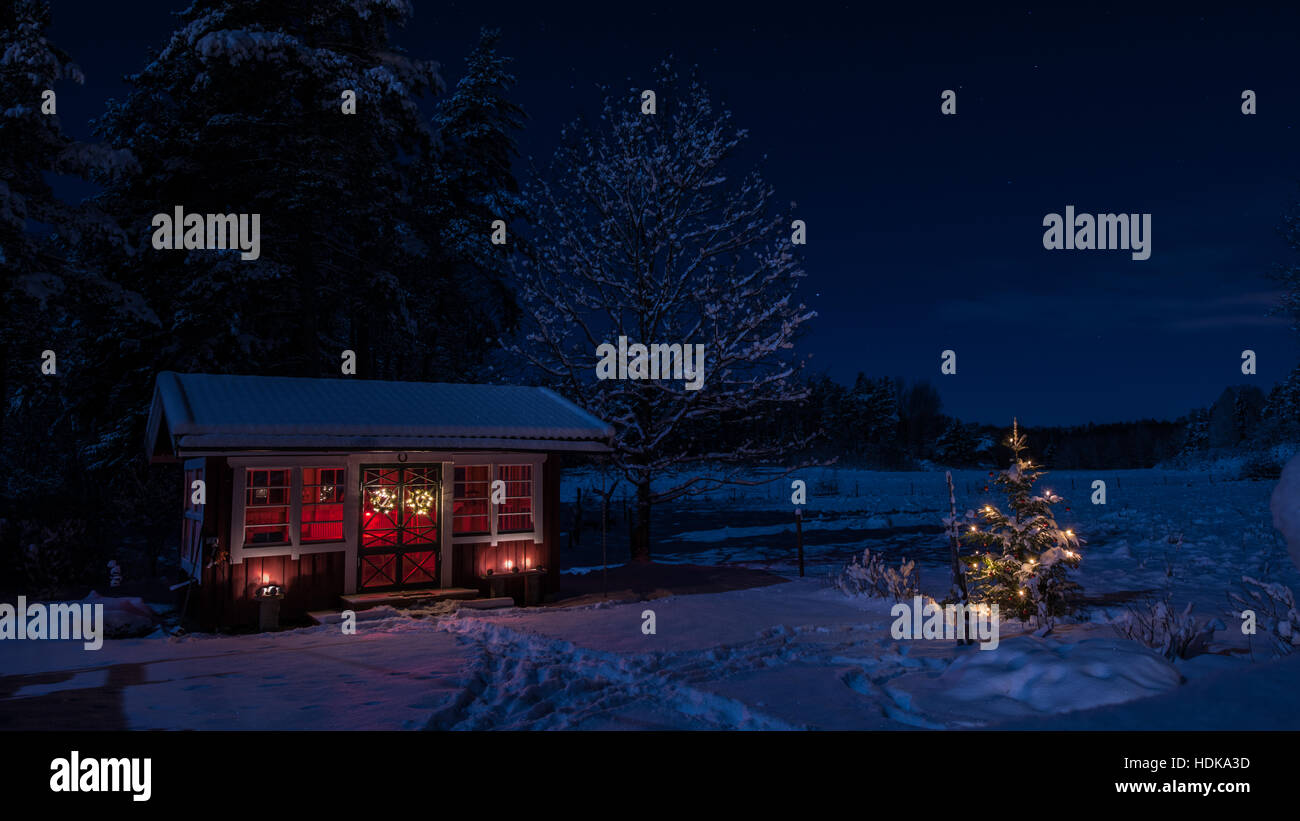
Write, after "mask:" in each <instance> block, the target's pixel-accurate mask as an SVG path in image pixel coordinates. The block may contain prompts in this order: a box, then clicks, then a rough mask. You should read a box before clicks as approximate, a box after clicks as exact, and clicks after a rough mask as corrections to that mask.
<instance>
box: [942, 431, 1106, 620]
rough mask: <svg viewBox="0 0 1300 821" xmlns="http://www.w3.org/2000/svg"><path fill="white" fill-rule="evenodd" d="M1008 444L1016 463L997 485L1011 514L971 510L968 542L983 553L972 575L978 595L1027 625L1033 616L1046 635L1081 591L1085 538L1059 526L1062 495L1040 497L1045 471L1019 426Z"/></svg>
mask: <svg viewBox="0 0 1300 821" xmlns="http://www.w3.org/2000/svg"><path fill="white" fill-rule="evenodd" d="M1007 445H1008V446H1009V447H1010V448H1011V465H1010V466H1009V467H1008V468H1007V469H1006V470H1004V471H1002V472H1001V473H1000V474H998V476H997V477H996V478H995V479H994V482H995V484H997V485H998V487H1000V488H1001V489H1002V492H1003V493H1005V494H1006V497H1007V507H1008V511H1007V512H1006V513H1004V512H1003V511H1001V510H999V509H998V508H996V507H994V506H993V505H985V506H984V507H983V508H981V509H980V511H979V513H978V514H975V512H974V511H971V512H969V513H968V514H967V519H968V524H967V530H966V531H965V532H964V533H962V541H963V542H964V543H966V544H969V545H972V546H974V547H975V548H977V549H978V551H979V553H978V554H977V555H976V556H975V561H974V567H973V569H972V570H971V573H970V579H971V582H972V584H973V587H974V590H973V596H974V597H975V598H976V600H977V601H982V602H986V603H988V604H997V605H998V609H999V611H1000V612H1001V613H1003V614H1012V615H1014V616H1016V617H1017V618H1019V619H1020V620H1021V621H1026V620H1028V619H1029V618H1030V617H1033V618H1035V619H1036V622H1037V624H1038V627H1039V628H1040V629H1041V630H1044V631H1046V630H1050V629H1051V627H1052V625H1053V623H1054V620H1055V619H1056V617H1058V616H1061V615H1063V614H1065V613H1066V612H1068V610H1069V608H1070V601H1069V598H1070V595H1071V594H1072V593H1073V592H1074V591H1075V590H1077V589H1078V585H1077V584H1075V583H1074V582H1073V581H1071V580H1070V579H1069V577H1068V571H1069V570H1071V569H1073V568H1076V567H1078V566H1079V552H1078V551H1079V547H1080V545H1081V544H1082V543H1083V540H1082V539H1080V538H1079V537H1078V536H1077V535H1075V533H1074V531H1073V530H1070V529H1065V528H1062V527H1060V526H1059V525H1058V524H1057V522H1056V518H1055V515H1054V514H1053V511H1052V506H1053V505H1055V504H1057V503H1059V502H1061V501H1063V499H1062V498H1061V497H1060V496H1057V495H1056V494H1055V493H1052V492H1051V491H1050V490H1048V491H1044V492H1043V493H1042V494H1035V492H1034V483H1035V482H1037V481H1038V479H1039V478H1040V477H1041V476H1043V475H1044V473H1045V471H1043V470H1041V469H1040V468H1039V467H1038V466H1037V465H1035V464H1034V463H1033V462H1032V461H1031V460H1030V459H1029V457H1028V454H1027V453H1026V452H1025V449H1026V440H1025V436H1024V435H1023V434H1022V433H1021V432H1020V427H1019V424H1018V423H1017V422H1014V421H1013V422H1012V427H1011V438H1010V439H1008V440H1007Z"/></svg>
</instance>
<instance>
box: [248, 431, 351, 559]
mask: <svg viewBox="0 0 1300 821" xmlns="http://www.w3.org/2000/svg"><path fill="white" fill-rule="evenodd" d="M229 463H230V467H231V469H232V470H233V471H234V473H235V483H234V493H233V494H232V495H233V496H234V498H233V499H231V506H230V561H231V563H232V564H242V563H243V561H244V559H246V558H258V557H262V556H289V557H291V558H294V559H297V558H298V557H299V556H301V555H303V554H304V553H334V552H337V551H340V550H347V549H348V519H349V516H348V510H349V508H350V507H351V504H350V502H349V500H348V492H347V490H346V489H345V490H344V496H343V538H342V539H338V540H336V541H330V542H303V540H302V469H303V468H305V467H309V468H314V467H321V468H340V469H342V470H344V471H345V473H344V476H345V477H347V478H349V479H350V477H349V476H348V474H347V472H346V471H347V467H348V465H347V462H346V461H345V459H344V458H343V457H340V456H336V455H329V456H290V457H284V456H245V457H231V458H230V460H229ZM250 470H287V471H289V543H288V544H276V545H265V546H261V545H245V544H244V533H245V523H244V514H245V512H246V509H247V507H248V471H250ZM355 518H356V517H355V516H353V517H352V519H353V521H354V522H355Z"/></svg>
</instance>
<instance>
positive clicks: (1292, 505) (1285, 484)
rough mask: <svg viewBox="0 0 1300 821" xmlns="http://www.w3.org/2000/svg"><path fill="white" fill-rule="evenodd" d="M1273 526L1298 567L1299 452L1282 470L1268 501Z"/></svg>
mask: <svg viewBox="0 0 1300 821" xmlns="http://www.w3.org/2000/svg"><path fill="white" fill-rule="evenodd" d="M1269 509H1270V510H1271V511H1272V513H1273V527H1275V528H1277V530H1278V532H1280V533H1281V534H1282V538H1283V539H1285V540H1286V546H1287V550H1288V551H1290V553H1291V561H1292V562H1293V563H1294V564H1295V566H1296V567H1300V454H1297V455H1296V456H1293V457H1292V458H1291V461H1290V462H1287V465H1286V468H1284V469H1283V471H1282V479H1281V481H1279V482H1278V483H1277V487H1275V488H1273V495H1272V497H1271V500H1270V502H1269Z"/></svg>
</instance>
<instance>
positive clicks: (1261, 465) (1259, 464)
mask: <svg viewBox="0 0 1300 821" xmlns="http://www.w3.org/2000/svg"><path fill="white" fill-rule="evenodd" d="M1281 475H1282V463H1281V462H1279V461H1277V459H1275V458H1274V457H1273V454H1271V453H1269V452H1267V451H1265V452H1256V453H1252V454H1250V455H1249V456H1247V457H1246V458H1245V459H1244V460H1243V461H1242V463H1241V468H1240V469H1239V471H1238V474H1237V476H1238V478H1240V479H1249V480H1260V479H1276V478H1278V477H1279V476H1281Z"/></svg>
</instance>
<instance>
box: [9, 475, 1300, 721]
mask: <svg viewBox="0 0 1300 821" xmlns="http://www.w3.org/2000/svg"><path fill="white" fill-rule="evenodd" d="M801 478H805V480H806V481H807V482H808V487H809V490H810V491H811V492H812V495H810V498H809V504H808V510H807V513H806V516H805V521H804V536H805V549H806V551H807V553H808V567H809V576H808V577H807V578H803V579H800V578H798V577H797V573H796V571H795V569H794V568H795V564H794V555H793V541H792V540H793V522H792V520H789V521H783V519H785V518H786V517H788V516H789V513H790V505H789V480H788V479H787V480H783V483H782V485H781V486H780V487H781V488H782V489H781V490H780V492H775V488H773V487H772V486H760V487H756V488H748V489H742V490H740V491H738V492H737V493H736V495H735V496H734V497H733V496H732V494H731V491H730V490H728V491H726V492H719V493H717V494H715V495H714V497H713V498H712V499H699V500H693V501H691V502H690V503H688V504H686V505H682V506H678V507H677V508H675V509H673V510H672V511H670V515H669V516H668V517H667V519H666V520H667V522H668V525H667V526H665V527H664V528H661V531H660V532H659V533H657V534H656V541H657V543H658V545H659V549H660V554H659V559H660V560H661V561H673V562H683V563H686V562H689V563H696V564H710V563H732V564H739V565H744V566H750V567H757V568H762V569H766V570H769V571H771V572H775V573H777V574H779V575H780V576H783V577H785V578H786V579H787V580H786V581H784V582H782V583H777V584H771V585H767V586H762V587H752V588H748V589H742V590H730V591H728V592H719V593H708V594H697V595H674V596H666V597H657V598H652V599H649V600H647V601H617V600H611V601H605V602H597V603H588V604H584V605H580V606H571V607H549V608H535V609H515V608H511V609H507V610H501V611H471V610H460V611H459V612H451V613H446V612H423V613H409V612H399V611H393V610H381V611H368V612H367V613H366V614H364V615H365V616H366V618H364V619H363V620H362V621H361V622H360V623H359V625H358V630H357V633H356V635H343V634H342V633H341V632H340V631H339V629H338V627H336V626H320V627H313V628H308V629H301V630H291V631H285V632H281V633H275V634H263V635H255V636H243V637H211V636H190V637H185V638H182V639H168V638H145V639H130V640H113V641H107V642H105V644H104V648H103V649H102V650H99V651H96V652H87V651H85V650H83V649H82V648H81V645H80V643H74V642H32V641H4V642H0V728H2V727H6V726H7V727H17V726H37V727H40V726H46V727H55V726H63V727H79V726H95V727H129V728H136V729H150V728H175V729H190V728H192V729H237V728H266V729H285V728H306V729H326V728H384V729H389V728H392V729H396V728H407V729H417V728H426V727H427V728H432V729H641V728H697V729H715V728H728V729H730V728H743V729H788V728H840V729H900V728H916V727H920V728H937V727H947V728H969V727H1004V726H1005V727H1009V726H1031V727H1053V726H1062V727H1071V728H1076V729H1084V728H1089V727H1097V728H1108V727H1124V728H1130V729H1133V728H1138V729H1140V728H1143V727H1148V726H1149V727H1152V728H1157V727H1158V728H1162V729H1167V728H1171V727H1182V728H1192V727H1197V726H1211V725H1213V726H1215V727H1216V728H1219V729H1222V728H1225V722H1226V726H1227V727H1233V726H1241V727H1247V726H1250V727H1271V728H1280V727H1284V726H1290V727H1293V728H1294V727H1297V726H1300V713H1297V712H1296V711H1294V710H1285V709H1282V708H1281V707H1280V704H1281V703H1282V702H1281V699H1283V698H1286V697H1287V694H1289V693H1290V692H1291V691H1292V690H1293V684H1294V683H1300V667H1298V666H1297V658H1298V657H1297V656H1292V657H1291V658H1289V659H1285V660H1283V661H1281V662H1273V661H1271V660H1270V659H1269V656H1270V653H1269V651H1268V648H1267V645H1266V644H1265V643H1264V642H1261V641H1259V640H1258V639H1256V640H1255V642H1253V646H1252V644H1251V643H1249V642H1248V641H1247V639H1246V637H1244V636H1242V635H1241V634H1240V631H1239V630H1238V629H1236V623H1235V622H1234V621H1233V620H1232V619H1230V618H1229V616H1228V615H1227V613H1226V610H1227V608H1228V603H1227V599H1226V593H1227V591H1228V590H1229V589H1230V588H1231V587H1232V586H1233V585H1234V584H1236V583H1237V582H1238V580H1239V579H1240V577H1241V576H1242V575H1243V574H1247V575H1252V576H1256V577H1260V578H1267V579H1270V580H1273V581H1279V582H1282V583H1283V584H1286V585H1288V586H1290V587H1291V588H1292V589H1294V590H1300V572H1298V571H1297V570H1296V568H1295V567H1294V566H1292V564H1291V563H1290V561H1289V559H1288V557H1287V554H1286V551H1285V548H1284V547H1283V546H1282V544H1281V542H1280V539H1279V538H1278V537H1277V535H1276V534H1275V533H1274V531H1273V529H1272V527H1271V522H1270V514H1269V508H1268V499H1269V494H1270V493H1271V491H1272V489H1273V483H1271V482H1239V481H1224V480H1223V479H1222V478H1220V477H1215V479H1214V481H1211V480H1210V477H1209V476H1207V475H1206V474H1202V473H1180V472H1172V471H1130V472H1120V473H1115V472H1107V473H1105V474H1091V473H1077V474H1072V473H1063V474H1055V475H1050V476H1048V477H1047V481H1045V482H1043V483H1042V484H1043V486H1044V487H1049V488H1052V489H1053V490H1055V491H1056V492H1057V493H1060V494H1061V495H1063V496H1065V497H1066V498H1067V499H1070V500H1071V501H1070V503H1069V504H1070V507H1071V510H1070V512H1069V513H1065V512H1063V511H1062V514H1061V518H1062V523H1063V524H1066V525H1067V526H1071V527H1073V528H1074V529H1075V530H1076V531H1077V532H1078V533H1080V534H1081V535H1082V536H1083V537H1084V539H1086V540H1087V544H1086V545H1085V547H1084V550H1083V553H1084V560H1083V564H1082V566H1081V568H1080V571H1079V574H1078V577H1079V581H1080V582H1081V583H1082V584H1083V585H1084V588H1085V594H1086V596H1087V597H1088V598H1087V601H1088V603H1089V605H1088V609H1087V611H1086V613H1085V617H1084V618H1083V619H1080V620H1077V621H1072V622H1070V623H1066V624H1063V625H1061V626H1060V627H1059V628H1058V629H1057V630H1056V631H1055V632H1054V633H1053V634H1051V635H1049V636H1047V637H1038V636H1034V635H1032V634H1030V633H1029V632H1028V631H1026V630H1022V629H1021V628H1020V626H1019V625H1016V624H1003V626H1002V633H1001V641H1000V643H999V645H998V647H997V649H995V650H980V649H978V648H977V647H969V646H968V647H958V646H956V645H955V643H954V642H952V641H944V640H937V641H935V640H926V641H899V640H895V639H893V638H892V637H891V635H890V624H891V622H892V621H893V619H892V617H891V616H890V614H889V609H890V607H891V605H892V603H891V602H885V601H881V600H878V599H859V598H850V597H847V596H845V595H843V594H842V593H840V592H838V591H837V590H835V589H834V588H833V587H832V586H831V585H830V578H831V574H832V573H833V572H834V571H836V570H838V569H839V568H840V567H842V566H843V563H844V561H846V559H847V557H848V556H850V555H852V554H854V553H859V552H861V550H862V549H863V548H864V547H870V548H871V549H872V551H873V553H876V552H881V553H883V554H884V555H885V556H886V557H888V559H889V560H890V561H893V560H895V559H901V558H902V557H904V556H907V557H908V558H916V559H917V560H918V563H919V565H920V567H921V571H922V587H923V589H925V590H926V591H927V592H931V593H934V594H942V593H943V592H944V590H945V588H946V586H947V583H948V580H947V569H946V559H947V556H946V550H945V548H944V545H943V539H942V535H941V534H938V533H936V532H935V530H936V529H937V525H938V524H939V521H938V519H939V517H940V516H942V515H943V512H944V510H943V508H944V506H945V503H946V492H945V491H944V484H943V475H942V473H938V474H931V473H871V472H866V471H851V470H839V471H830V470H826V471H819V472H818V473H816V474H814V475H809V476H807V477H801ZM987 478H988V477H987V474H986V473H984V472H960V473H957V474H955V476H954V479H955V481H956V484H957V489H958V497H959V505H960V506H961V508H962V510H964V509H965V508H973V507H976V506H977V505H979V504H982V503H983V502H984V501H986V500H987V501H995V502H996V501H998V500H997V498H996V496H995V495H993V494H985V492H984V491H983V487H984V483H985V481H986V480H987ZM1094 479H1101V480H1103V481H1105V482H1106V484H1107V504H1106V505H1105V506H1102V505H1092V504H1090V503H1089V500H1088V497H1089V494H1090V488H1091V482H1092V481H1093V480H1094ZM581 483H587V484H586V486H587V487H591V486H592V485H593V484H594V485H595V486H597V487H598V486H599V478H598V477H593V476H591V475H582V474H578V475H575V477H574V478H573V481H572V482H570V484H569V485H567V486H566V488H565V495H566V497H567V498H569V499H571V498H573V496H574V495H575V494H576V487H577V486H578V485H579V484H581ZM588 515H590V514H588ZM1179 533H1181V534H1182V540H1181V545H1180V546H1179V542H1178V540H1177V534H1179ZM1171 537H1174V540H1173V541H1170V538H1171ZM1166 595H1167V596H1168V597H1169V599H1170V600H1171V601H1172V602H1173V603H1174V604H1175V605H1176V606H1177V607H1178V608H1179V609H1181V607H1182V606H1183V605H1184V604H1185V603H1186V602H1189V601H1190V602H1193V603H1194V606H1195V610H1194V612H1195V613H1197V614H1202V616H1203V618H1207V619H1208V618H1212V617H1217V618H1219V619H1221V620H1222V621H1223V622H1225V623H1226V624H1227V625H1228V627H1229V628H1230V629H1228V630H1225V631H1220V633H1218V634H1216V638H1215V641H1214V642H1213V643H1212V644H1211V646H1210V650H1211V652H1209V653H1207V654H1203V655H1199V656H1197V657H1195V658H1193V659H1190V660H1178V661H1175V662H1169V661H1166V660H1164V659H1163V658H1161V657H1159V656H1158V655H1156V654H1155V653H1153V652H1151V651H1149V650H1147V649H1146V648H1144V647H1142V646H1141V645H1139V644H1137V643H1135V642H1132V641H1130V640H1128V639H1125V638H1123V637H1121V636H1120V635H1119V634H1118V633H1117V632H1116V630H1115V629H1114V627H1113V626H1112V622H1113V621H1114V620H1115V619H1118V618H1120V617H1121V616H1122V615H1123V614H1124V612H1125V608H1126V607H1129V606H1135V605H1136V604H1137V603H1138V602H1140V601H1141V600H1142V599H1143V598H1144V597H1151V596H1166ZM647 611H653V616H654V622H655V632H654V633H653V634H647V633H645V632H643V629H642V626H643V624H644V623H645V621H646V619H647ZM1227 694H1233V697H1234V699H1235V700H1234V701H1233V702H1232V704H1231V705H1227V706H1225V705H1224V704H1223V703H1222V700H1223V699H1224V698H1225V697H1227Z"/></svg>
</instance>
